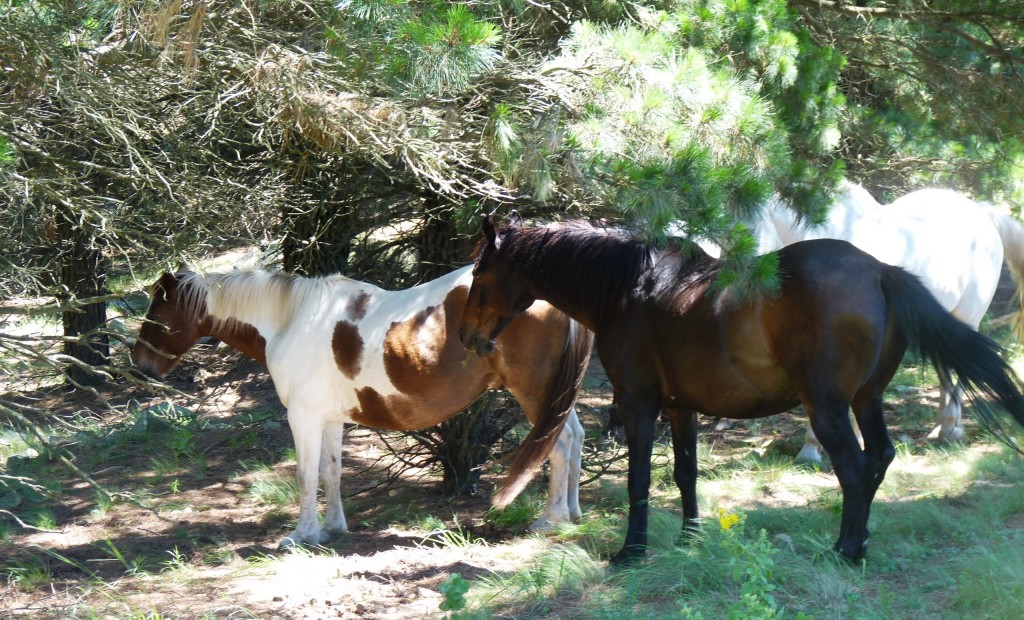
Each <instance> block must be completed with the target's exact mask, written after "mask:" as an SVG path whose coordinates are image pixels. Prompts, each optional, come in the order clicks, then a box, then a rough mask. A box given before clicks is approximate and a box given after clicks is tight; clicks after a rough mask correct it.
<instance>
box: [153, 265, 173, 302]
mask: <svg viewBox="0 0 1024 620" xmlns="http://www.w3.org/2000/svg"><path fill="white" fill-rule="evenodd" d="M177 286H178V278H177V277H175V275H174V274H173V273H170V272H168V271H165V272H164V273H163V275H161V276H160V279H159V280H157V281H156V282H155V283H154V284H153V286H152V289H151V290H152V291H153V292H156V291H161V292H162V293H163V295H164V299H167V295H168V294H170V293H171V292H172V291H173V290H174V289H175V288H177Z"/></svg>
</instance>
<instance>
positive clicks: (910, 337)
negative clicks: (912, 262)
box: [881, 265, 1024, 454]
mask: <svg viewBox="0 0 1024 620" xmlns="http://www.w3.org/2000/svg"><path fill="white" fill-rule="evenodd" d="M881 285H882V291H883V294H884V295H885V299H886V302H887V304H888V307H889V310H890V313H891V316H892V317H893V318H894V320H895V322H896V324H897V325H898V327H899V329H900V331H902V332H903V336H904V337H905V338H906V339H907V341H908V344H909V345H910V347H911V348H912V349H913V350H915V351H917V352H918V354H919V355H920V356H921V358H922V359H924V360H925V361H927V362H930V363H931V364H932V365H934V366H935V367H936V368H946V369H948V370H951V371H952V372H954V373H955V374H956V376H957V378H958V379H959V380H960V385H961V387H962V388H963V390H964V392H965V393H966V394H967V397H968V399H970V401H971V404H973V405H974V409H975V411H976V412H977V414H978V415H979V417H980V418H981V423H982V425H983V426H984V427H985V428H986V429H987V430H988V431H989V432H991V433H992V434H993V435H994V436H995V437H996V438H997V439H999V440H1000V441H1001V442H1003V443H1004V444H1006V445H1007V446H1009V447H1011V448H1013V449H1014V450H1016V451H1017V452H1018V453H1021V454H1024V451H1021V449H1020V448H1019V447H1018V446H1017V444H1016V443H1015V442H1014V440H1013V438H1012V437H1011V433H1010V432H1008V431H1007V429H1006V427H1005V425H1004V424H1003V420H1004V419H1005V417H1006V416H1005V415H1000V408H993V407H992V406H991V402H990V401H995V402H997V403H998V404H999V405H1001V410H1002V412H1005V413H1008V414H1009V415H1010V416H1012V417H1013V419H1014V420H1016V422H1017V423H1018V424H1019V425H1021V426H1024V394H1022V393H1021V388H1022V386H1021V383H1020V381H1019V380H1018V379H1017V376H1016V375H1015V374H1014V372H1013V369H1012V368H1010V365H1009V364H1007V363H1006V361H1005V360H1004V359H1003V357H1002V353H1003V349H1002V347H1000V346H999V344H998V343H996V342H995V341H994V340H992V339H991V338H989V337H988V336H985V335H984V334H981V333H979V332H977V331H975V330H973V329H971V328H970V327H969V326H968V325H967V324H966V323H963V322H961V321H959V320H957V319H956V318H955V317H953V315H951V314H950V313H949V312H948V311H946V309H945V308H943V307H942V305H941V304H939V302H938V301H936V299H935V297H933V296H932V294H931V293H930V292H929V291H928V289H926V288H925V286H924V285H923V284H921V281H920V280H918V278H917V277H916V276H913V275H911V274H909V273H907V272H906V271H905V270H903V269H901V268H899V267H893V266H888V265H887V266H886V267H885V270H884V271H883V272H882V280H881Z"/></svg>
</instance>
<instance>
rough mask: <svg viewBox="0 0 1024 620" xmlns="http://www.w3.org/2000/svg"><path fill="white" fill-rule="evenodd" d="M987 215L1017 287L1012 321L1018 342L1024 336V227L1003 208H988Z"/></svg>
mask: <svg viewBox="0 0 1024 620" xmlns="http://www.w3.org/2000/svg"><path fill="white" fill-rule="evenodd" d="M988 215H989V217H990V218H991V219H992V223H993V224H995V226H996V230H998V231H999V238H1000V239H1002V241H1003V258H1004V259H1005V260H1006V263H1007V264H1008V265H1009V266H1010V272H1011V273H1012V274H1013V281H1014V283H1016V285H1017V305H1018V306H1019V307H1020V308H1021V310H1018V311H1017V317H1016V320H1014V330H1013V331H1014V335H1015V336H1016V338H1017V340H1018V341H1020V340H1021V337H1022V336H1024V225H1021V223H1020V221H1019V220H1018V219H1017V218H1015V217H1013V215H1011V214H1010V212H1009V211H1007V210H1006V209H1005V208H1002V209H1001V208H998V207H990V208H989V209H988Z"/></svg>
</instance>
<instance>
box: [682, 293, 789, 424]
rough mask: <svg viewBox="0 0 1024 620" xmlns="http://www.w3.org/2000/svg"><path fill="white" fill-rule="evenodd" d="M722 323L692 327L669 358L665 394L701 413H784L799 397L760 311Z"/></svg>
mask: <svg viewBox="0 0 1024 620" xmlns="http://www.w3.org/2000/svg"><path fill="white" fill-rule="evenodd" d="M729 323H730V324H729V325H728V326H727V327H725V328H724V329H723V328H714V327H711V326H703V327H700V328H699V329H694V330H688V334H686V335H684V337H683V338H682V339H681V340H680V341H679V345H678V347H673V349H675V350H677V351H678V350H684V351H687V354H686V355H683V356H670V357H667V358H666V363H664V364H663V368H666V372H664V373H663V388H662V389H663V393H664V394H667V395H669V397H670V400H674V401H676V402H678V403H683V404H685V405H686V406H688V407H690V408H693V409H696V410H697V411H699V412H700V413H703V414H706V415H713V416H717V417H726V418H756V417H762V416H766V415H772V414H774V413H780V412H782V411H785V410H787V409H789V408H791V407H792V406H793V403H794V402H799V401H798V399H797V398H796V391H795V389H794V388H793V384H792V381H790V379H789V377H788V375H787V374H786V372H785V370H784V369H783V368H782V367H781V366H780V365H779V363H778V360H777V359H776V358H775V356H774V355H773V354H772V352H771V350H770V349H769V346H768V342H767V339H766V337H765V334H764V333H763V330H762V329H761V328H760V322H759V321H758V320H757V319H756V313H751V314H748V315H744V316H741V317H738V320H736V321H730V322H729Z"/></svg>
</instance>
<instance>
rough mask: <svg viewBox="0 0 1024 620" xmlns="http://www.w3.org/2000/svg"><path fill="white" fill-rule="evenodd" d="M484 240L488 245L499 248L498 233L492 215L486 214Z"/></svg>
mask: <svg viewBox="0 0 1024 620" xmlns="http://www.w3.org/2000/svg"><path fill="white" fill-rule="evenodd" d="M484 238H485V239H487V243H488V245H490V246H492V247H497V245H498V244H497V239H498V233H497V231H495V230H494V222H492V221H491V214H490V213H484Z"/></svg>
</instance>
